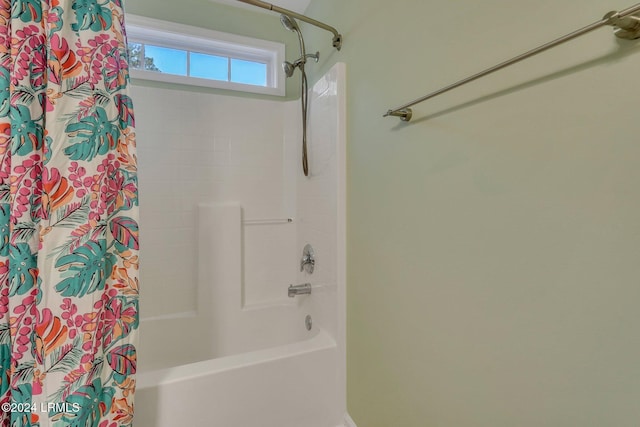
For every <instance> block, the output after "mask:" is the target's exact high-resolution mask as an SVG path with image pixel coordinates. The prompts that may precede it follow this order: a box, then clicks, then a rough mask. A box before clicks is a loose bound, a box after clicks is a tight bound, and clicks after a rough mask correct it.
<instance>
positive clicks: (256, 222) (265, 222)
mask: <svg viewBox="0 0 640 427" xmlns="http://www.w3.org/2000/svg"><path fill="white" fill-rule="evenodd" d="M292 222H293V218H282V219H245V220H244V221H242V224H244V225H271V224H291V223H292Z"/></svg>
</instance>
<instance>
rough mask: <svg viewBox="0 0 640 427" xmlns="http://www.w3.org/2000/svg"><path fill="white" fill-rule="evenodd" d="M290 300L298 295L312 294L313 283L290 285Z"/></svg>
mask: <svg viewBox="0 0 640 427" xmlns="http://www.w3.org/2000/svg"><path fill="white" fill-rule="evenodd" d="M288 294H289V298H293V297H295V296H296V295H305V294H307V295H308V294H311V283H305V284H304V285H296V286H293V285H289V292H288Z"/></svg>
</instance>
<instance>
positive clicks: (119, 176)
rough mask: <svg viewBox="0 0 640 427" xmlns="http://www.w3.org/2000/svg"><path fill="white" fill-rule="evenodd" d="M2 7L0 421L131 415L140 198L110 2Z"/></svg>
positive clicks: (110, 425)
mask: <svg viewBox="0 0 640 427" xmlns="http://www.w3.org/2000/svg"><path fill="white" fill-rule="evenodd" d="M0 4H1V6H0V161H1V163H0V369H1V371H0V404H1V405H2V412H1V418H0V426H2V427H8V426H12V427H22V426H39V427H45V426H53V427H58V426H59V427H63V426H64V427H68V426H73V427H76V426H78V427H80V426H82V427H87V426H93V427H115V426H127V425H131V424H132V418H133V394H134V389H135V375H134V374H135V372H136V347H135V344H136V339H137V328H138V279H137V273H138V223H137V209H138V208H137V206H138V199H137V178H136V154H135V145H136V144H135V133H134V118H133V108H132V103H131V99H130V97H129V96H128V94H127V85H128V80H129V77H128V71H127V51H126V40H125V39H126V37H125V32H124V26H123V25H124V24H123V5H122V0H100V1H98V0H0Z"/></svg>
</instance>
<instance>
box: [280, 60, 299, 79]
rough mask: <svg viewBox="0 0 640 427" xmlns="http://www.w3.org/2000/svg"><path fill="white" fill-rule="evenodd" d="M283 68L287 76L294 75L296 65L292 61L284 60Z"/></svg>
mask: <svg viewBox="0 0 640 427" xmlns="http://www.w3.org/2000/svg"><path fill="white" fill-rule="evenodd" d="M282 70H283V71H284V74H285V75H286V76H287V77H291V76H293V72H294V71H295V70H296V67H295V65H293V64H292V63H291V62H289V61H284V62H283V63H282Z"/></svg>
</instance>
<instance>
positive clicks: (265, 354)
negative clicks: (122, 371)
mask: <svg viewBox="0 0 640 427" xmlns="http://www.w3.org/2000/svg"><path fill="white" fill-rule="evenodd" d="M335 347H337V343H336V340H335V339H334V338H333V337H332V336H331V335H330V334H329V333H328V332H327V331H325V330H324V329H322V328H320V329H319V330H318V331H317V332H316V334H315V335H314V336H312V337H310V338H307V339H304V340H302V341H296V342H293V343H290V344H285V345H281V346H276V347H270V348H266V349H262V350H255V351H249V352H246V353H240V354H233V355H229V356H223V357H219V358H215V359H207V360H202V361H199V362H193V363H188V364H185V365H178V366H173V367H170V368H162V369H156V370H153V371H149V372H141V373H138V374H137V384H136V389H137V390H144V389H149V388H153V387H158V386H163V385H169V384H174V383H177V382H182V381H189V380H192V379H195V378H200V377H203V376H207V375H215V374H217V373H220V372H227V371H233V370H237V369H242V368H245V367H248V366H254V365H259V364H262V363H268V362H271V361H275V360H280V359H285V358H288V357H295V356H300V355H303V354H307V353H311V352H314V351H319V350H326V349H330V348H335Z"/></svg>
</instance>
